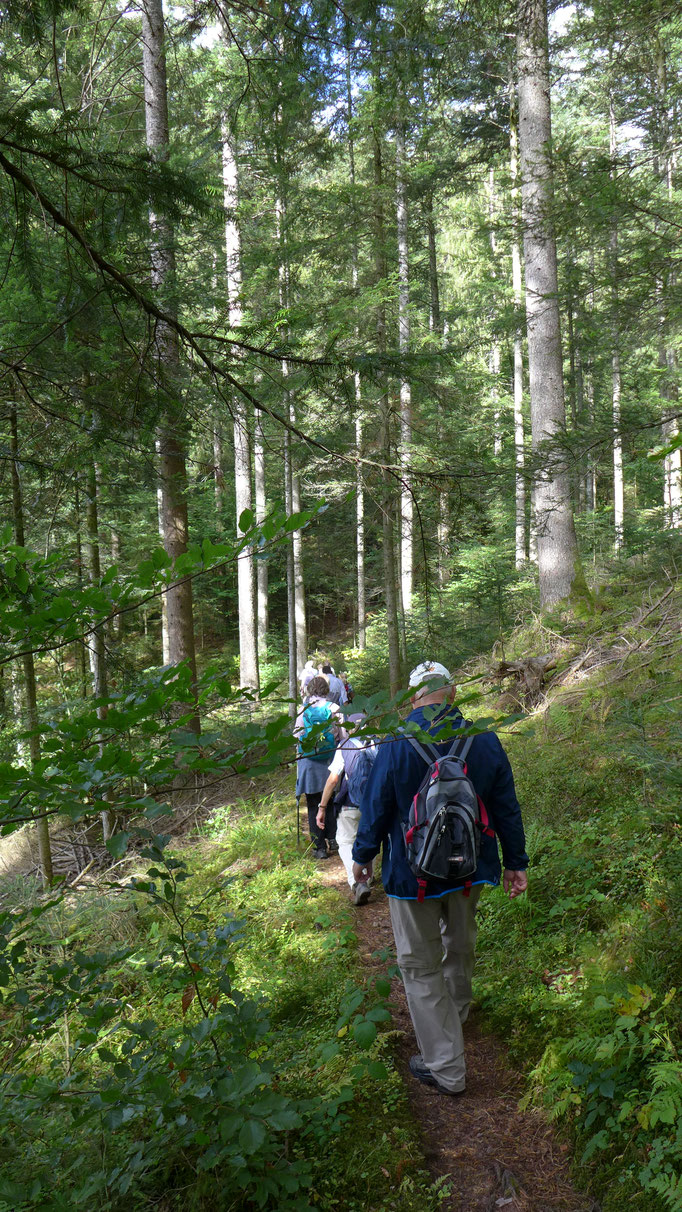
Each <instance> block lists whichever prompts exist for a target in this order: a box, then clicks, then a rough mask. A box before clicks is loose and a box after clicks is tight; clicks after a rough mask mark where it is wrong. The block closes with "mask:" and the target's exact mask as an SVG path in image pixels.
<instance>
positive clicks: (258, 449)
mask: <svg viewBox="0 0 682 1212" xmlns="http://www.w3.org/2000/svg"><path fill="white" fill-rule="evenodd" d="M253 466H254V478H255V485H254V487H255V505H256V522H257V523H258V524H259V525H260V524H261V523H262V522H264V521H265V515H266V512H267V505H266V493H265V440H264V436H263V418H262V414H261V413H260V412H256V416H255V428H254V441H253ZM255 563H256V590H257V612H258V659H259V661H262V660H264V659H265V657H266V656H267V650H268V564H267V560H264V559H256V561H255Z"/></svg>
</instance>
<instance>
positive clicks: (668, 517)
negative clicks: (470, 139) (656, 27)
mask: <svg viewBox="0 0 682 1212" xmlns="http://www.w3.org/2000/svg"><path fill="white" fill-rule="evenodd" d="M655 57H656V82H657V91H658V131H659V139H660V162H659V173H660V176H661V180H662V182H663V184H664V186H665V189H666V193H667V195H668V201H670V200H671V199H672V193H673V163H672V153H671V148H670V115H669V112H668V66H667V61H666V52H665V47H664V45H663V42H662V40H661V37H660V34H657V35H656V43H655ZM673 285H674V271H672V270H671V271H670V273H669V274H668V275H665V276H663V275H662V276H661V277H660V278H659V282H658V296H659V312H660V329H661V332H660V346H659V352H658V364H659V367H660V369H661V378H660V383H661V388H660V390H661V396H662V398H663V399H664V400H665V401H666V402H667V403H666V405H664V408H663V420H662V423H661V436H662V438H663V442H664V444H665V445H666V446H667V445H668V444H669V443H670V442H672V441H673V440H674V439H675V438H677V436H678V435H679V432H680V429H679V421H678V419H677V416H676V415H675V414H676V412H677V405H678V394H679V393H678V389H677V383H676V374H675V371H676V355H675V351H674V350H673V349H672V348H670V346H669V343H668V341H667V340H666V336H667V327H668V318H667V308H666V303H665V299H666V296H667V294H668V291H669V289H670V287H671V286H673ZM663 510H664V518H665V524H666V526H669V527H672V528H673V529H678V528H679V527H680V526H682V450H681V449H680V448H679V447H678V448H677V449H676V450H673V451H671V452H670V454H667V455H665V457H664V460H663Z"/></svg>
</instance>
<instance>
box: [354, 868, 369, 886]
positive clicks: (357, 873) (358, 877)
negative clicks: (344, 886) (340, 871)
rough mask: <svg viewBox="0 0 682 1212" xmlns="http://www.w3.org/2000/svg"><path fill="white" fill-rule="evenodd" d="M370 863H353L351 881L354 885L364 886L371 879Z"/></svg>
mask: <svg viewBox="0 0 682 1212" xmlns="http://www.w3.org/2000/svg"><path fill="white" fill-rule="evenodd" d="M372 866H373V864H372V863H353V879H354V880H355V883H356V884H366V883H367V881H368V879H371V877H372Z"/></svg>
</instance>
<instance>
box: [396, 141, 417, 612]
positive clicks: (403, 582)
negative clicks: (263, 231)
mask: <svg viewBox="0 0 682 1212" xmlns="http://www.w3.org/2000/svg"><path fill="white" fill-rule="evenodd" d="M395 150H396V217H397V227H398V348H399V350H400V354H401V358H406V357H407V355H408V354H409V351H410V271H409V250H408V231H407V188H406V185H405V130H404V127H403V125H402V123H399V124H398V130H397V133H396V142H395ZM411 458H412V388H411V385H410V380H409V377H408V375H407V373H406V370H405V367H404V365H402V366H401V371H400V452H399V462H400V466H401V468H402V475H403V487H402V490H401V494H400V590H401V598H402V613H403V616H405V615H408V614H409V613H410V611H411V610H412V593H413V588H414V586H413V582H414V546H413V523H414V517H413V514H414V508H413V501H412V483H411V477H410V463H411Z"/></svg>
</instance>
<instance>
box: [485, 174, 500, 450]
mask: <svg viewBox="0 0 682 1212" xmlns="http://www.w3.org/2000/svg"><path fill="white" fill-rule="evenodd" d="M494 223H495V169H494V168H491V169H490V171H489V173H488V225H489V236H488V238H489V240H490V258H491V266H492V268H491V277H492V280H493V282H494V281H495V279H496V278H497V264H496V261H497V237H496V235H495V227H494ZM490 320H491V324H492V325H493V327H494V324H495V316H494V314H491V317H490ZM488 374H489V375H490V398H491V403H492V409H493V454H494V455H495V458H496V459H499V457H500V455H501V454H502V435H501V432H500V342H499V340H498V338H497V334H496V333H495V332H493V333H492V335H491V338H490V352H489V354H488Z"/></svg>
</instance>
